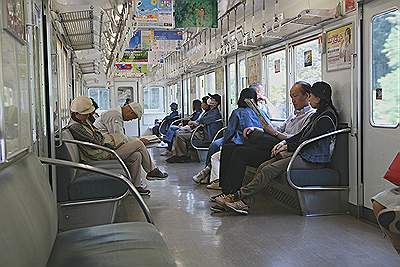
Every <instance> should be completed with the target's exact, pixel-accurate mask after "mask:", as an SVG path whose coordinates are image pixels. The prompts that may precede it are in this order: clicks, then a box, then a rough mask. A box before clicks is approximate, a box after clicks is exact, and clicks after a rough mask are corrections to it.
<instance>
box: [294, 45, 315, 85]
mask: <svg viewBox="0 0 400 267" xmlns="http://www.w3.org/2000/svg"><path fill="white" fill-rule="evenodd" d="M293 62H294V78H295V81H306V82H308V83H310V84H313V83H314V82H316V81H320V80H322V67H321V52H320V49H319V42H318V39H314V40H311V41H308V42H305V43H302V44H299V45H295V46H294V61H293Z"/></svg>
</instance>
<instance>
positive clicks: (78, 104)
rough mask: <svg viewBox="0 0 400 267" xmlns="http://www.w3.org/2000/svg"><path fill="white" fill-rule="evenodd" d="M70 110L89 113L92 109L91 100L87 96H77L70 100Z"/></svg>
mask: <svg viewBox="0 0 400 267" xmlns="http://www.w3.org/2000/svg"><path fill="white" fill-rule="evenodd" d="M70 110H71V112H76V113H79V114H90V113H92V112H93V111H94V106H93V103H92V100H91V99H90V98H89V97H87V96H78V97H76V98H75V99H74V100H72V102H71V107H70Z"/></svg>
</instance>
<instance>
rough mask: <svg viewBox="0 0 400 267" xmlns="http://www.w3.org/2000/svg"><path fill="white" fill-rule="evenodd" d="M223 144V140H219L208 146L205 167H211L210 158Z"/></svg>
mask: <svg viewBox="0 0 400 267" xmlns="http://www.w3.org/2000/svg"><path fill="white" fill-rule="evenodd" d="M223 143H224V138H219V139H217V140H215V141H214V142H212V143H211V144H210V146H209V147H208V152H207V159H206V167H207V166H209V167H210V166H211V156H212V155H214V154H215V153H217V152H218V151H219V150H220V148H221V146H222V144H223Z"/></svg>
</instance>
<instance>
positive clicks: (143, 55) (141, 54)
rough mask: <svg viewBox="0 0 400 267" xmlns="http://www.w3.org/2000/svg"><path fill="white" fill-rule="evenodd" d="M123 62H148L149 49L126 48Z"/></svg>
mask: <svg viewBox="0 0 400 267" xmlns="http://www.w3.org/2000/svg"><path fill="white" fill-rule="evenodd" d="M121 61H122V62H135V63H143V64H148V61H149V52H147V51H136V50H133V49H125V51H124V55H123V56H122V58H121Z"/></svg>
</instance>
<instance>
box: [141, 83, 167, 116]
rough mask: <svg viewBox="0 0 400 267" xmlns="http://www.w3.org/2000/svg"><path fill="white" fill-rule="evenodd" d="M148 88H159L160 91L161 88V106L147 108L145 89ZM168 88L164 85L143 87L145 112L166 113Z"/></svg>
mask: <svg viewBox="0 0 400 267" xmlns="http://www.w3.org/2000/svg"><path fill="white" fill-rule="evenodd" d="M148 88H158V89H159V92H160V90H161V93H159V100H160V104H161V106H160V107H159V108H158V109H146V108H145V102H146V98H145V90H147V89H148ZM165 96H166V88H165V87H164V86H161V85H149V86H144V87H143V113H145V114H158V113H164V112H165V103H164V102H165V99H166V97H165Z"/></svg>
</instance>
